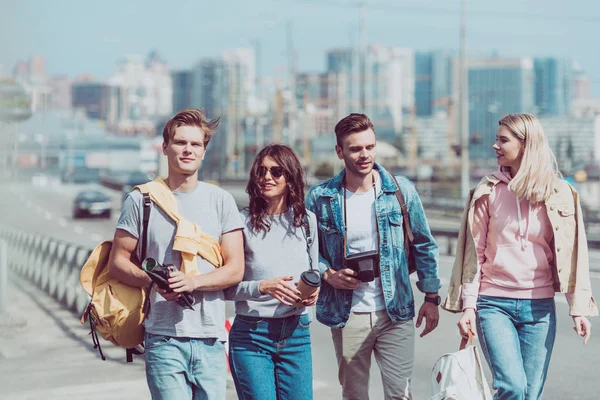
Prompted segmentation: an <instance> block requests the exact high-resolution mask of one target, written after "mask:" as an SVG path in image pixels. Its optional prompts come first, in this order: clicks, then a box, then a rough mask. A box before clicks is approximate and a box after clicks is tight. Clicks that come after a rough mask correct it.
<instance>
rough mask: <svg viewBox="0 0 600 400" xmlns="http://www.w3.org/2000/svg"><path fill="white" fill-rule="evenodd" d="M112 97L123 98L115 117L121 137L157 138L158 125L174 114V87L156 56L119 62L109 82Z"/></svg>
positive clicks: (127, 58)
mask: <svg viewBox="0 0 600 400" xmlns="http://www.w3.org/2000/svg"><path fill="white" fill-rule="evenodd" d="M108 83H109V85H110V86H111V87H113V88H118V89H115V90H111V93H112V95H118V96H120V97H121V98H120V99H119V100H118V101H114V100H111V102H110V103H111V104H115V103H118V104H119V105H120V106H119V112H118V113H116V114H115V116H116V118H118V119H117V121H116V130H117V131H118V132H121V133H128V134H137V133H142V134H146V135H153V134H155V133H156V128H155V122H156V121H157V120H162V119H164V118H165V117H170V116H171V114H172V112H173V83H172V80H171V74H170V73H169V70H168V67H167V65H166V63H165V62H164V61H163V60H161V58H160V57H159V56H158V54H157V53H156V52H151V53H150V54H149V55H148V56H147V57H146V58H144V57H142V56H127V57H124V58H122V59H121V60H119V61H118V62H117V64H116V67H115V73H114V75H113V76H112V77H111V78H110V79H109V82H108Z"/></svg>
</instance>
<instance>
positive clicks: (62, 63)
mask: <svg viewBox="0 0 600 400" xmlns="http://www.w3.org/2000/svg"><path fill="white" fill-rule="evenodd" d="M365 3H366V5H367V7H366V13H365V15H366V16H365V24H366V26H365V32H366V42H367V43H369V44H378V43H380V44H383V45H386V46H394V47H405V48H411V49H414V50H415V51H419V50H425V51H427V50H434V49H448V50H456V48H457V47H458V8H459V1H458V0H457V1H452V2H450V1H444V2H441V1H435V0H427V1H419V2H417V1H402V2H391V1H366V2H365ZM494 3H495V2H494ZM40 4H41V3H40V2H36V1H34V0H29V1H23V2H19V3H18V4H9V2H8V1H6V0H0V5H1V7H2V9H3V11H5V12H3V13H2V16H0V25H1V27H0V33H1V35H0V47H1V48H3V49H6V50H4V51H3V52H2V53H1V54H0V64H1V65H3V69H4V75H10V74H11V72H12V68H13V66H14V65H15V63H17V62H18V61H23V60H26V59H28V58H30V57H32V56H34V55H37V54H41V55H44V56H45V59H46V70H47V72H48V75H62V74H65V75H68V76H70V77H73V78H74V77H76V76H77V75H79V74H85V73H90V74H92V75H93V76H94V77H95V78H96V79H98V80H105V79H108V78H109V77H110V76H111V75H112V74H113V73H114V69H115V64H116V63H117V61H118V60H119V59H121V58H122V57H123V56H125V55H128V54H147V53H148V52H150V51H152V50H156V51H158V53H159V54H161V55H162V57H163V58H164V59H165V60H166V62H167V64H168V66H169V68H170V70H180V69H190V68H191V67H192V66H193V65H194V64H195V63H196V62H198V60H199V59H202V58H213V57H218V56H219V55H220V54H221V52H222V51H224V50H226V49H228V48H238V47H255V48H256V49H257V50H258V52H257V53H258V54H257V74H258V76H260V77H265V76H275V77H281V78H285V77H286V76H287V73H288V68H289V64H288V62H289V58H290V55H289V49H290V47H293V48H294V50H295V52H294V59H295V60H296V62H297V64H296V65H295V70H296V71H297V72H303V71H310V72H318V71H324V70H325V67H326V65H325V64H326V60H325V54H326V52H327V50H329V49H332V48H344V47H351V46H352V47H356V46H358V31H359V29H358V21H359V18H358V16H359V9H358V7H356V6H355V5H356V4H357V2H355V1H343V0H338V1H336V0H324V1H319V2H317V1H310V0H287V1H286V0H257V1H254V2H252V4H251V5H250V4H246V3H245V2H240V1H234V0H224V1H221V2H219V3H218V4H216V3H208V2H204V4H200V3H192V2H188V3H186V4H185V5H183V6H181V7H179V8H174V7H171V6H166V5H163V4H158V3H153V2H141V1H131V2H128V3H127V4H119V3H117V2H114V1H108V2H104V3H103V4H102V6H99V5H97V4H94V5H82V4H80V3H77V2H74V1H70V0H65V1H61V2H59V3H57V4H56V5H53V7H52V8H48V7H44V8H41V7H39V5H40ZM107 4H108V5H107ZM569 4H570V6H567V5H566V4H564V2H561V1H558V0H551V1H539V0H532V1H514V0H513V1H507V2H504V5H503V6H499V5H497V4H492V2H483V1H479V2H475V1H467V7H468V9H467V10H468V12H467V24H468V25H467V35H468V37H467V39H468V42H467V47H468V50H469V51H468V53H469V55H470V56H475V57H477V56H490V55H492V54H494V53H496V54H498V55H499V56H501V57H517V56H533V57H563V58H573V59H574V60H576V61H578V62H579V63H580V65H581V66H582V67H583V69H584V71H585V72H586V74H587V75H588V76H589V78H590V85H591V89H592V95H595V96H598V95H600V72H597V71H600V54H597V53H594V52H592V51H590V49H593V48H594V45H595V43H594V36H595V35H594V31H593V28H595V25H594V22H600V5H598V4H597V3H595V2H591V1H584V0H580V1H574V2H570V3H569ZM36 5H37V7H36ZM232 9H235V10H237V12H235V13H231V12H229V13H228V14H226V10H227V11H229V10H232ZM517 10H518V11H517ZM170 15H172V16H170ZM221 15H226V17H225V18H219V16H221ZM559 15H563V17H561V18H557V17H558V16H559ZM90 16H92V18H90ZM331 21H335V23H332V22H331ZM27 22H29V23H27ZM523 22H526V24H523ZM107 27H109V28H110V29H107ZM159 28H162V29H159ZM596 29H597V28H596ZM290 32H291V34H290ZM205 38H211V40H206V39H205ZM290 42H291V43H290Z"/></svg>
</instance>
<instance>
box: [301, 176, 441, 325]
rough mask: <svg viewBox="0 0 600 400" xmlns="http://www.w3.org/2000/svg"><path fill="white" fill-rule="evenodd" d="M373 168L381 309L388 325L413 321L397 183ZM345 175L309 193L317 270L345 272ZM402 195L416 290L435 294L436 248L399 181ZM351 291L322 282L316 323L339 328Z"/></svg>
mask: <svg viewBox="0 0 600 400" xmlns="http://www.w3.org/2000/svg"><path fill="white" fill-rule="evenodd" d="M375 169H377V170H378V171H379V174H380V176H381V191H380V192H379V193H377V197H376V199H375V210H376V214H377V225H378V227H379V233H380V243H379V254H380V270H381V285H382V288H383V296H384V299H385V306H386V309H387V312H388V315H389V316H390V318H391V320H392V321H393V322H397V321H406V320H409V319H411V318H413V317H414V316H415V306H414V304H415V301H414V297H413V293H412V287H411V284H410V279H409V276H408V260H407V258H406V255H405V252H404V232H403V227H402V225H403V223H404V220H403V219H402V212H401V210H400V204H399V203H398V199H397V198H396V195H395V191H396V188H397V187H396V184H395V182H394V179H393V178H392V176H391V175H390V174H389V172H387V171H386V170H385V169H384V168H383V167H381V166H380V165H379V164H375ZM344 176H345V170H342V171H341V172H340V173H339V174H337V175H336V176H334V177H333V178H331V179H329V180H326V181H325V182H323V183H320V184H318V185H315V186H313V187H312V188H311V189H310V191H309V192H308V195H307V199H306V207H307V208H308V209H309V210H311V211H312V212H314V213H315V214H316V216H317V226H318V229H319V235H318V236H319V269H320V271H321V274H323V273H324V272H325V271H326V270H327V269H329V268H332V269H334V270H336V271H337V270H340V269H343V268H344V251H345V249H344V229H345V228H344V214H343V208H342V207H343V204H344V202H343V197H342V196H343V195H344V192H343V190H342V183H343V181H344ZM397 180H398V183H399V184H400V187H401V190H402V194H403V195H404V199H405V201H406V205H407V207H408V212H409V216H410V224H411V229H412V232H413V235H414V252H415V259H416V266H417V275H418V278H419V279H418V281H417V287H418V288H419V290H420V291H421V292H423V293H426V292H437V291H438V290H439V288H440V280H439V278H438V259H439V252H438V245H437V243H436V242H435V240H434V239H433V237H432V236H431V232H430V230H429V224H428V223H427V219H426V218H425V212H424V211H423V205H422V204H421V199H420V198H419V195H418V194H417V191H416V189H415V187H414V185H413V184H412V182H411V181H409V180H408V179H406V178H404V177H402V176H398V177H397ZM351 307H352V290H346V289H335V288H333V287H332V286H331V285H329V284H328V283H327V282H325V281H323V284H322V286H321V291H320V293H319V299H318V301H317V319H318V320H319V321H320V322H321V323H323V324H325V325H327V326H330V327H332V328H343V327H344V326H345V325H346V322H347V321H348V318H349V316H350V309H351Z"/></svg>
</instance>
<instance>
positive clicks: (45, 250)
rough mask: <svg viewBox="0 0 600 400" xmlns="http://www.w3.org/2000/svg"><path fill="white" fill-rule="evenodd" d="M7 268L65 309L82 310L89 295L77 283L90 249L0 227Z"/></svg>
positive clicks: (78, 311) (79, 311) (81, 311)
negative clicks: (4, 242)
mask: <svg viewBox="0 0 600 400" xmlns="http://www.w3.org/2000/svg"><path fill="white" fill-rule="evenodd" d="M0 238H2V239H3V240H4V241H6V243H7V247H8V249H7V264H8V268H9V269H10V270H11V271H13V272H16V273H18V274H19V275H21V276H22V277H24V278H25V279H27V280H29V281H30V282H32V283H34V284H35V285H36V286H38V287H39V288H40V289H41V290H43V291H44V292H46V293H48V294H49V295H50V296H51V297H52V298H54V299H55V300H57V301H58V302H59V303H61V304H62V305H63V306H64V307H65V308H66V309H68V310H71V311H73V312H76V313H83V311H84V310H85V307H86V306H87V304H88V302H89V300H90V296H89V295H88V294H87V293H86V292H85V291H84V290H83V288H82V287H81V285H80V283H79V273H80V271H81V267H82V266H83V264H84V263H85V261H86V260H87V258H88V257H89V255H90V253H91V250H90V249H88V248H84V247H81V246H77V245H75V244H72V243H67V242H64V241H61V240H57V239H54V238H51V237H48V236H43V235H40V234H35V233H26V232H20V231H16V230H13V229H10V228H4V227H0Z"/></svg>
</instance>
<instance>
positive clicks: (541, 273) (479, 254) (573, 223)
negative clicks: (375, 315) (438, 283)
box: [443, 114, 598, 400]
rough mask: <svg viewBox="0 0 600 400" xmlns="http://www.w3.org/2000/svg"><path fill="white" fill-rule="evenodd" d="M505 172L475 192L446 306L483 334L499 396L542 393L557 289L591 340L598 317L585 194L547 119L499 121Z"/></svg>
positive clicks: (463, 328) (463, 329)
mask: <svg viewBox="0 0 600 400" xmlns="http://www.w3.org/2000/svg"><path fill="white" fill-rule="evenodd" d="M493 148H494V151H495V152H496V159H497V162H498V165H499V166H500V169H499V170H498V171H497V172H495V173H493V174H491V175H488V176H486V177H484V178H483V179H482V180H481V182H480V183H479V184H478V185H477V187H475V189H473V190H472V191H471V196H470V199H469V202H468V203H467V207H466V209H465V212H464V215H463V223H462V225H461V231H460V235H459V240H458V247H457V258H456V261H455V264H454V269H453V272H452V278H451V281H450V285H449V291H448V298H447V299H446V300H445V301H444V304H443V307H444V308H445V309H447V310H449V311H453V312H462V313H463V315H462V317H461V318H460V320H459V321H458V324H457V325H458V329H459V331H460V334H461V335H462V336H463V337H466V336H467V335H468V331H469V330H471V331H472V332H474V331H475V330H476V332H477V335H478V336H479V341H480V343H481V348H482V350H483V352H484V355H485V357H486V359H487V362H488V364H489V366H490V369H491V371H492V375H493V378H494V381H493V382H494V383H493V386H494V389H496V390H497V392H496V394H495V397H494V398H495V399H528V400H530V399H540V398H541V397H542V392H543V388H544V382H545V380H546V373H547V371H548V365H549V363H550V357H551V354H552V348H553V346H554V338H555V335H556V312H555V304H554V293H555V292H563V293H565V294H566V297H567V301H568V303H569V310H570V311H569V314H570V315H571V316H572V317H573V322H574V324H575V328H574V329H575V331H576V332H577V334H578V335H580V336H582V337H583V338H584V339H583V343H584V344H585V343H587V341H588V340H589V338H590V335H591V324H590V322H589V321H588V319H587V318H586V317H588V316H593V315H598V309H597V307H596V303H595V301H594V299H593V298H592V293H591V287H590V279H589V259H588V249H587V240H586V235H585V230H584V226H583V219H582V215H581V206H580V203H579V196H578V194H577V192H576V191H575V189H573V187H571V186H570V185H569V184H568V183H567V182H566V181H564V180H563V179H562V178H561V175H560V173H559V172H558V167H557V163H556V159H555V157H554V155H553V154H552V151H551V149H550V146H549V145H548V140H547V138H546V136H545V134H544V131H543V129H542V126H541V124H540V122H539V121H538V120H537V118H536V117H535V116H533V115H530V114H511V115H507V116H506V117H504V118H502V119H501V120H500V121H499V128H498V133H497V136H496V143H495V144H494V146H493Z"/></svg>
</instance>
